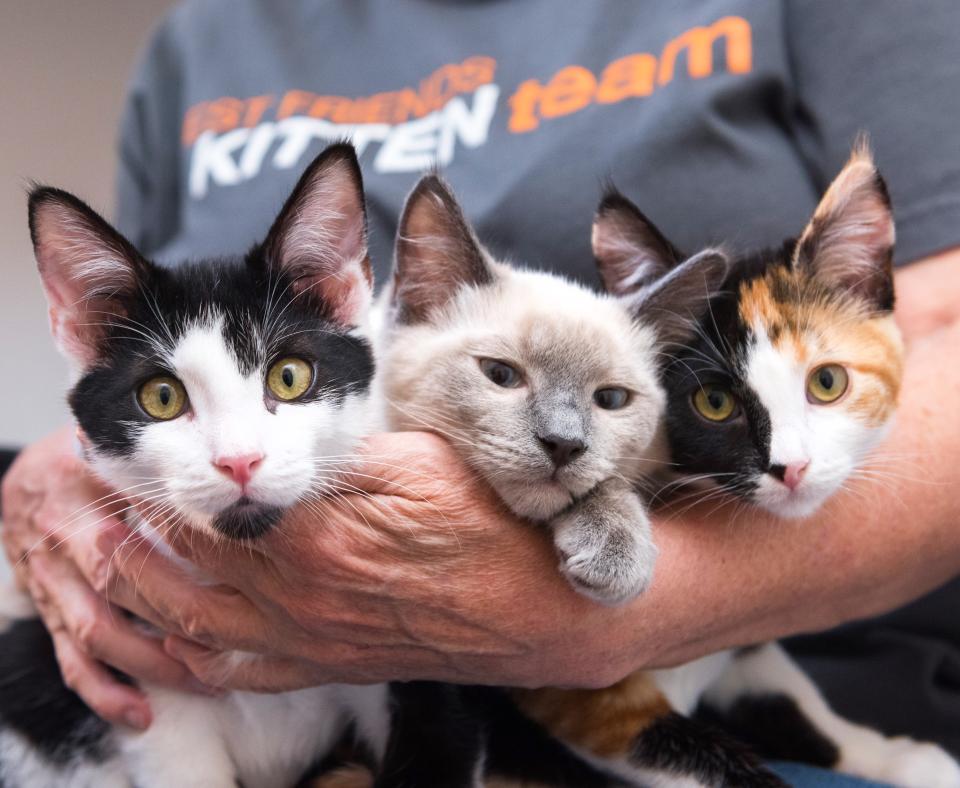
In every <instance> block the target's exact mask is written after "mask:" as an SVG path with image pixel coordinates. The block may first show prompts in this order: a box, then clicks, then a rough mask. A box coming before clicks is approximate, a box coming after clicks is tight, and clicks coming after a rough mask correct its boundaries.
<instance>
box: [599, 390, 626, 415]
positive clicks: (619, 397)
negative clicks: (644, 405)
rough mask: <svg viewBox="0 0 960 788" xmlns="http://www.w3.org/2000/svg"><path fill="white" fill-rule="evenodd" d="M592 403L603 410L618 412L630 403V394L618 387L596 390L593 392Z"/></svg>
mask: <svg viewBox="0 0 960 788" xmlns="http://www.w3.org/2000/svg"><path fill="white" fill-rule="evenodd" d="M593 401H594V402H596V403H597V406H598V407H601V408H603V409H604V410H620V408H622V407H623V406H624V405H626V404H627V403H628V402H629V401H630V392H629V391H627V390H626V389H622V388H620V387H619V386H611V387H610V388H605V389H597V390H596V391H595V392H593Z"/></svg>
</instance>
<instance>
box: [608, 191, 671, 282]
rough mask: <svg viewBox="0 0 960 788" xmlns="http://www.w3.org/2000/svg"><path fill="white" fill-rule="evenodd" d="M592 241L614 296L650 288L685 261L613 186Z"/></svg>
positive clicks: (638, 210)
mask: <svg viewBox="0 0 960 788" xmlns="http://www.w3.org/2000/svg"><path fill="white" fill-rule="evenodd" d="M591 242H592V244H593V256H594V257H595V258H596V261H597V268H598V269H599V271H600V278H601V279H602V280H603V286H604V287H605V288H606V290H607V292H608V293H613V294H614V295H627V294H628V293H633V292H636V291H637V290H639V289H640V288H642V287H646V286H647V285H649V284H650V283H651V282H654V281H656V280H657V279H659V278H660V277H662V276H663V275H664V274H666V273H667V272H668V271H670V270H671V269H672V268H674V267H675V266H676V265H677V263H679V262H680V261H681V260H682V259H683V255H682V254H681V253H680V252H679V251H677V249H676V247H674V245H673V244H671V243H670V242H669V241H668V240H667V239H666V238H665V237H664V236H663V234H662V233H661V232H660V231H659V230H658V229H657V228H656V226H654V224H653V222H651V221H650V220H649V219H648V218H647V217H646V216H644V215H643V213H641V211H640V209H639V208H637V206H636V205H634V204H633V203H632V202H630V200H628V199H627V198H626V197H624V196H623V195H622V194H620V192H618V191H617V190H616V189H615V188H613V187H610V188H609V189H608V190H607V193H606V195H605V196H604V198H603V200H602V201H601V202H600V206H599V207H598V208H597V214H596V216H595V217H594V219H593V233H592V235H591Z"/></svg>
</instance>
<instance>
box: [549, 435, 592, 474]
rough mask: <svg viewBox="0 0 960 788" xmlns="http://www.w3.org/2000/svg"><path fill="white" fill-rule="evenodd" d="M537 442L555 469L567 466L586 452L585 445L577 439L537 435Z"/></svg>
mask: <svg viewBox="0 0 960 788" xmlns="http://www.w3.org/2000/svg"><path fill="white" fill-rule="evenodd" d="M537 440H538V441H540V445H541V446H543V450H544V451H545V452H546V453H547V454H549V455H550V459H551V460H553V464H554V465H555V466H556V467H557V468H562V467H563V466H564V465H569V464H570V463H571V462H573V461H574V460H575V459H577V457H579V456H581V455H582V454H583V453H584V452H585V451H586V450H587V444H585V443H584V442H583V441H582V440H578V439H577V438H564V437H563V436H561V435H538V436H537Z"/></svg>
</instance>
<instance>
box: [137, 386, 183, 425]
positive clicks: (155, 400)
mask: <svg viewBox="0 0 960 788" xmlns="http://www.w3.org/2000/svg"><path fill="white" fill-rule="evenodd" d="M137 402H139V403H140V407H141V408H143V410H144V412H145V413H146V414H147V415H148V416H150V417H152V418H154V419H157V420H158V421H169V420H170V419H175V418H176V417H177V416H179V415H180V414H181V413H183V410H184V408H186V407H187V392H186V389H184V387H183V384H182V383H181V382H180V381H179V380H177V379H176V378H174V377H171V376H169V375H158V376H157V377H155V378H150V380H148V381H147V382H146V383H144V384H143V385H142V386H141V387H140V390H139V391H138V392H137Z"/></svg>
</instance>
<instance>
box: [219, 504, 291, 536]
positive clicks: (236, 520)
mask: <svg viewBox="0 0 960 788" xmlns="http://www.w3.org/2000/svg"><path fill="white" fill-rule="evenodd" d="M282 515H283V509H281V508H280V507H279V506H271V505H269V504H263V503H257V502H256V501H251V500H249V499H247V498H241V499H240V500H239V501H237V502H236V503H235V504H233V506H230V507H228V508H227V509H224V510H223V511H222V512H220V514H218V515H217V516H216V517H214V518H213V522H212V523H211V527H212V528H213V529H214V530H215V531H216V532H217V533H220V534H223V535H224V536H226V537H229V538H230V539H238V540H243V539H259V538H260V537H261V536H263V535H264V534H265V533H267V531H269V530H270V529H271V528H273V526H274V525H276V524H277V522H278V521H279V520H280V517H281V516H282Z"/></svg>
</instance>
